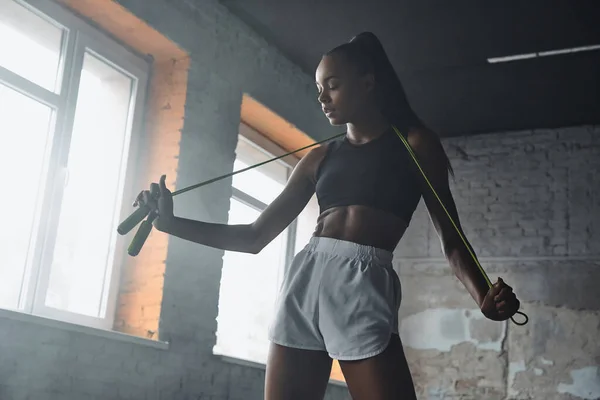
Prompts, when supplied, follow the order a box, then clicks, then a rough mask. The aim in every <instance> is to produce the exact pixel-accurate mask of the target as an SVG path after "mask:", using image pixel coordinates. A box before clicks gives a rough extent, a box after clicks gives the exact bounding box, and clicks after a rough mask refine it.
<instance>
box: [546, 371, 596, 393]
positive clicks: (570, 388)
mask: <svg viewBox="0 0 600 400" xmlns="http://www.w3.org/2000/svg"><path fill="white" fill-rule="evenodd" d="M571 379H572V380H573V383H561V384H559V385H558V387H557V389H556V390H557V391H558V392H559V393H562V394H567V393H568V394H570V395H573V396H576V397H579V398H581V399H585V400H598V399H600V371H599V370H598V367H586V368H581V369H576V370H573V371H571Z"/></svg>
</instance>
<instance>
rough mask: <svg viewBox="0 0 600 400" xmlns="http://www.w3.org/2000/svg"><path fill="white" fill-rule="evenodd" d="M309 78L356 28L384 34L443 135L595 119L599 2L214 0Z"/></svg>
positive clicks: (412, 91) (415, 101) (599, 115)
mask: <svg viewBox="0 0 600 400" xmlns="http://www.w3.org/2000/svg"><path fill="white" fill-rule="evenodd" d="M197 1H202V0H197ZM221 3H222V4H223V5H225V6H226V7H227V8H228V9H229V10H230V11H231V12H232V13H233V14H235V15H237V16H238V17H239V18H240V19H242V20H243V21H245V22H246V23H247V24H248V25H250V26H251V27H252V28H253V29H254V30H256V31H257V32H258V33H259V34H261V35H262V36H263V37H265V38H266V39H267V40H268V41H269V42H270V43H272V44H273V45H275V46H276V47H278V48H279V49H280V50H281V51H282V52H283V53H284V54H285V55H286V56H287V57H288V58H289V59H290V60H292V61H293V62H294V63H296V64H297V65H299V66H300V67H301V68H302V69H303V70H304V71H305V72H306V73H307V74H309V75H310V76H311V77H312V76H314V70H315V68H316V66H317V64H318V63H319V60H320V59H321V55H322V54H323V53H325V52H326V51H327V50H329V49H331V48H333V47H335V46H336V45H338V44H341V43H343V42H346V41H348V40H349V39H350V38H351V37H352V36H354V35H356V34H357V33H359V32H361V31H372V32H374V33H375V34H376V35H377V36H378V37H379V39H380V40H381V42H382V43H383V45H384V47H385V48H386V51H387V53H388V55H389V57H390V60H391V61H392V63H393V65H394V67H395V68H396V71H397V72H398V74H399V76H400V79H401V80H402V82H403V84H404V87H405V90H406V92H407V95H408V98H409V100H410V102H411V104H412V105H413V107H414V108H415V110H416V111H417V112H418V114H419V115H420V116H421V118H422V119H423V120H424V121H425V122H426V123H427V124H428V125H429V126H430V127H432V128H433V129H435V130H436V131H437V132H438V133H439V134H440V135H441V136H444V137H449V136H456V135H469V134H478V133H486V132H495V131H507V130H520V129H532V128H554V127H561V126H570V125H578V124H592V123H600V50H596V51H588V52H577V53H571V54H566V55H559V56H552V57H537V58H534V59H528V60H520V61H513V62H506V63H495V64H490V63H488V62H487V59H488V58H490V57H504V56H511V55H517V54H524V53H535V52H542V51H548V50H558V49H565V48H572V47H579V46H590V45H600V1H595V0H589V1H585V0H577V1H573V0H563V1H552V0H546V1H539V0H527V1H502V2H499V1H498V2H491V1H475V0H473V1H441V0H440V1H432V0H413V1H407V0H402V1H400V0H221Z"/></svg>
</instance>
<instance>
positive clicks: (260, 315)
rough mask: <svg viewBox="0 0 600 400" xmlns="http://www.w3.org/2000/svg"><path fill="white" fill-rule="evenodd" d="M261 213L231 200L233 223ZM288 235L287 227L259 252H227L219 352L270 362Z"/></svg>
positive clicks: (251, 218) (218, 318)
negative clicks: (271, 332) (272, 327)
mask: <svg viewBox="0 0 600 400" xmlns="http://www.w3.org/2000/svg"><path fill="white" fill-rule="evenodd" d="M258 215H259V212H258V211H256V210H254V209H252V208H250V207H248V206H246V205H245V204H243V203H240V202H239V201H237V200H235V199H232V200H231V209H230V211H229V224H245V223H249V222H252V221H254V220H255V219H256V218H257V217H258ZM286 238H287V230H286V231H284V232H283V233H281V234H280V235H279V236H278V237H277V238H276V239H275V240H273V242H271V243H270V244H269V245H268V246H267V247H265V248H264V249H263V251H261V252H260V253H259V254H256V255H254V254H246V253H238V252H233V251H226V252H225V256H224V257H223V271H222V277H221V288H220V295H219V315H218V317H217V321H218V329H217V345H216V348H215V351H216V352H218V353H220V354H226V355H229V356H231V357H236V358H242V359H246V360H251V361H254V362H262V363H266V359H267V350H268V347H269V342H268V336H267V329H268V326H269V322H270V320H271V316H272V314H273V306H274V301H275V299H276V296H277V291H278V288H279V279H280V276H279V275H280V273H282V265H283V262H284V261H285V244H286V240H287V239H286Z"/></svg>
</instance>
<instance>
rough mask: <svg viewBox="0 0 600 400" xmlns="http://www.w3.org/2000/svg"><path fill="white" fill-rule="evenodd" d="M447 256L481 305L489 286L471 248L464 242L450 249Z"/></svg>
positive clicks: (461, 279) (460, 278)
mask: <svg viewBox="0 0 600 400" xmlns="http://www.w3.org/2000/svg"><path fill="white" fill-rule="evenodd" d="M471 251H473V250H471ZM473 254H475V252H473ZM446 256H447V258H448V261H449V263H450V266H451V267H452V270H453V271H454V273H455V275H456V277H457V278H458V279H459V280H460V281H461V282H462V283H463V285H464V286H465V288H466V289H467V291H468V292H469V293H470V294H471V297H473V299H474V300H475V302H476V303H477V305H478V306H479V307H481V304H482V303H483V299H484V298H485V296H486V294H487V292H488V290H489V286H488V283H487V281H486V279H485V277H484V275H483V273H482V272H481V270H480V269H479V267H478V266H477V264H476V263H475V260H474V259H473V256H472V255H471V254H470V253H469V250H468V249H466V248H465V246H464V244H463V245H462V246H456V247H454V248H453V249H452V250H448V251H447V252H446Z"/></svg>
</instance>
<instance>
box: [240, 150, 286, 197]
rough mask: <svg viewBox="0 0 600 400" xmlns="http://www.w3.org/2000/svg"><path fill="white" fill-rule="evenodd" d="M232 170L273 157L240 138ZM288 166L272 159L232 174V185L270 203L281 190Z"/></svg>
mask: <svg viewBox="0 0 600 400" xmlns="http://www.w3.org/2000/svg"><path fill="white" fill-rule="evenodd" d="M236 154H237V157H236V160H235V163H234V165H233V170H234V171H239V170H240V169H243V168H247V167H249V166H251V165H255V164H258V163H260V162H263V161H266V160H269V159H271V158H273V156H271V155H270V154H267V153H265V152H264V151H261V150H260V149H258V148H256V147H255V146H254V145H252V144H251V143H249V142H248V141H247V140H245V139H244V138H240V139H239V141H238V145H237V148H236ZM289 170H290V168H289V167H288V166H286V165H284V164H283V163H281V162H279V161H273V162H270V163H268V164H265V165H263V166H260V167H258V168H255V169H251V170H248V171H246V172H243V173H241V174H237V175H234V176H233V178H232V179H233V187H235V188H236V189H239V190H241V191H242V192H244V193H246V194H248V195H250V196H252V197H254V198H256V199H258V200H260V201H262V202H263V203H265V204H269V203H271V202H272V201H273V200H275V198H276V197H277V196H279V194H280V193H281V191H282V190H283V188H284V186H285V183H286V181H287V178H288V173H289Z"/></svg>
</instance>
